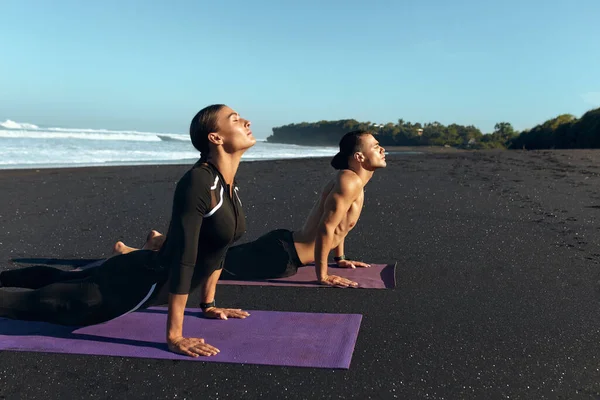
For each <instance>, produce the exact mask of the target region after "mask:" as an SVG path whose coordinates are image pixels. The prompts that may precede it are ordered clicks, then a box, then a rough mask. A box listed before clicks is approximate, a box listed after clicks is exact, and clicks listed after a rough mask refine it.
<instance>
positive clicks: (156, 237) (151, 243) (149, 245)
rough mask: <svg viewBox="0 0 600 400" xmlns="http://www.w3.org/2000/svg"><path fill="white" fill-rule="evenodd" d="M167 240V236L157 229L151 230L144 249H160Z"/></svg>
mask: <svg viewBox="0 0 600 400" xmlns="http://www.w3.org/2000/svg"><path fill="white" fill-rule="evenodd" d="M164 242H165V236H164V235H163V234H162V233H160V232H158V231H155V230H151V231H150V233H149V234H148V236H147V237H146V243H145V244H144V247H142V249H144V250H154V251H157V250H160V248H161V247H162V245H163V243H164Z"/></svg>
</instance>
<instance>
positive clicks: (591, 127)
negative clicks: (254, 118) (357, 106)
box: [267, 108, 600, 150]
mask: <svg viewBox="0 0 600 400" xmlns="http://www.w3.org/2000/svg"><path fill="white" fill-rule="evenodd" d="M356 129H364V130H369V131H372V132H373V133H376V134H377V137H378V139H379V142H380V143H381V144H382V145H384V146H452V147H459V148H470V149H490V148H498V149H505V148H508V149H523V148H525V149H528V150H532V149H551V148H557V149H559V148H560V149H568V148H600V108H598V109H595V110H591V111H589V112H587V113H586V114H584V115H583V116H582V117H581V118H580V119H577V118H575V117H574V116H573V115H569V114H564V115H560V116H558V117H556V118H554V119H551V120H549V121H546V122H544V123H543V124H541V125H538V126H536V127H534V128H532V129H530V130H526V131H523V132H520V133H519V132H517V131H515V130H514V129H513V127H512V125H511V124H510V123H508V122H499V123H497V124H496V125H495V126H494V131H493V132H492V133H488V134H483V133H482V132H481V131H480V130H479V129H478V128H476V127H475V126H472V125H468V126H464V125H458V124H451V125H448V126H446V125H443V124H441V123H439V122H432V123H426V124H423V125H421V124H420V123H411V122H406V121H404V120H402V119H400V120H398V122H397V123H392V122H390V123H387V124H385V125H377V124H373V123H371V122H359V121H356V120H354V119H346V120H339V121H319V122H314V123H308V122H302V123H300V124H290V125H284V126H280V127H275V128H273V135H271V136H269V137H268V138H267V141H268V142H273V143H289V144H300V145H308V146H337V145H338V143H339V140H340V138H341V137H342V136H343V135H344V134H345V133H346V132H349V131H352V130H356Z"/></svg>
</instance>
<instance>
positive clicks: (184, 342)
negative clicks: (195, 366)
mask: <svg viewBox="0 0 600 400" xmlns="http://www.w3.org/2000/svg"><path fill="white" fill-rule="evenodd" d="M167 345H168V346H169V350H170V351H172V352H173V353H178V354H184V355H186V356H190V357H198V356H214V355H216V354H218V353H219V352H220V350H219V349H217V348H216V347H213V346H211V345H210V344H207V343H204V339H200V338H185V337H182V336H181V337H178V338H173V339H168V340H167Z"/></svg>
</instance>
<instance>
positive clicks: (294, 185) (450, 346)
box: [0, 149, 600, 399]
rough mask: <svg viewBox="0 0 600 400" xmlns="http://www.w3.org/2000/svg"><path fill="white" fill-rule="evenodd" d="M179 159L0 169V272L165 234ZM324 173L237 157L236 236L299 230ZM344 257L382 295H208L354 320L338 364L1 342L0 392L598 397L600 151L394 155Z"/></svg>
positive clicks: (303, 165) (318, 167)
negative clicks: (344, 364)
mask: <svg viewBox="0 0 600 400" xmlns="http://www.w3.org/2000/svg"><path fill="white" fill-rule="evenodd" d="M417 151H418V149H417ZM187 168H188V166H143V167H104V168H80V169H56V170H51V169H48V170H46V169H41V170H22V171H7V170H4V171H0V193H2V196H0V221H1V226H2V232H1V233H0V269H8V268H16V267H18V266H25V265H31V264H28V263H34V264H35V263H36V262H37V263H40V264H41V263H42V262H52V259H59V260H62V261H61V263H62V264H71V265H76V264H78V263H81V262H82V260H84V261H85V260H86V259H97V258H101V257H104V256H106V255H107V254H108V252H109V249H110V248H111V245H112V244H113V243H114V242H115V241H116V240H123V241H125V242H126V243H127V244H130V245H136V246H139V245H141V244H142V243H143V240H144V237H145V235H146V233H147V232H148V231H149V230H150V229H151V228H155V229H158V230H161V231H165V230H166V228H167V224H168V221H169V216H170V207H171V201H172V198H171V196H172V193H173V189H174V185H175V183H176V182H177V180H178V179H179V177H180V176H181V175H182V174H183V173H184V172H185V171H186V169H187ZM332 172H333V170H332V169H331V168H330V167H329V159H310V160H287V161H276V162H245V163H242V166H241V169H240V171H239V174H238V181H239V184H240V196H241V198H242V201H243V203H244V207H245V211H246V216H247V223H248V231H247V234H246V236H245V237H244V238H243V239H242V241H247V240H251V239H254V238H256V237H258V236H259V235H260V234H262V233H264V232H266V231H268V230H270V229H275V228H282V227H283V228H297V227H299V226H300V225H301V223H302V222H303V218H304V217H305V216H306V215H307V213H308V211H309V210H310V207H311V206H312V203H313V201H314V199H315V197H316V196H317V193H318V191H319V189H320V187H321V185H322V184H323V183H324V182H325V180H326V179H327V178H328V177H329V176H330V174H331V173H332ZM346 249H347V250H346V253H347V254H348V255H350V256H351V257H353V258H357V259H360V260H363V261H367V262H373V263H388V262H395V261H398V267H397V276H396V279H397V288H396V289H395V290H361V289H311V288H288V287H285V288H282V287H265V288H263V287H243V286H237V287H236V286H220V287H219V288H218V290H217V300H218V302H219V304H220V305H222V306H228V307H241V308H245V309H250V310H252V309H255V310H283V311H306V312H329V313H360V314H362V315H363V322H362V326H361V329H360V333H359V337H358V342H357V345H356V349H355V352H354V355H353V359H352V364H351V367H350V369H349V370H335V371H334V370H323V369H310V368H281V367H265V366H255V365H235V364H216V363H198V362H176V361H161V360H152V359H149V360H146V359H125V358H109V357H90V356H77V355H60V354H40V353H16V352H2V353H1V356H0V398H6V399H13V398H28V399H34V398H44V399H52V398H112V399H121V398H127V399H133V398H240V397H242V396H243V397H244V398H258V397H259V396H260V397H261V398H282V399H283V398H290V399H292V398H294V399H295V398H297V399H306V398H315V399H316V398H360V399H366V398H396V397H397V398H407V399H417V398H419V399H421V398H430V399H441V398H446V399H458V398H460V399H476V398H477V399H481V398H485V399H496V398H498V399H500V398H523V399H542V398H549V399H555V398H570V399H572V398H598V397H599V396H600V350H599V346H600V344H599V343H600V313H599V311H598V307H599V305H600V151H599V150H595V151H594V150H573V151H536V152H522V151H510V152H507V151H504V152H503V151H480V152H468V151H451V150H448V151H435V152H434V151H426V152H424V153H423V154H412V155H401V154H392V155H390V156H389V157H388V168H386V169H384V170H380V171H378V172H377V173H376V174H375V177H374V178H373V180H372V181H371V183H369V185H368V186H367V188H366V193H365V207H364V210H363V214H362V216H361V218H360V220H359V222H358V225H357V227H356V228H355V231H353V232H352V233H351V234H350V236H349V237H348V239H347V241H346ZM14 260H20V261H21V262H16V261H14ZM67 267H68V266H66V268H67ZM189 305H190V306H197V297H196V295H193V296H191V300H190V303H189ZM224 323H226V321H225V322H224ZM199 334H200V335H201V332H199ZM206 340H207V342H208V343H210V338H206Z"/></svg>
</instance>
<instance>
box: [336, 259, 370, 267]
mask: <svg viewBox="0 0 600 400" xmlns="http://www.w3.org/2000/svg"><path fill="white" fill-rule="evenodd" d="M337 266H338V267H340V268H356V267H358V268H369V267H370V266H371V264H366V263H364V262H360V261H351V260H340V261H337Z"/></svg>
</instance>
